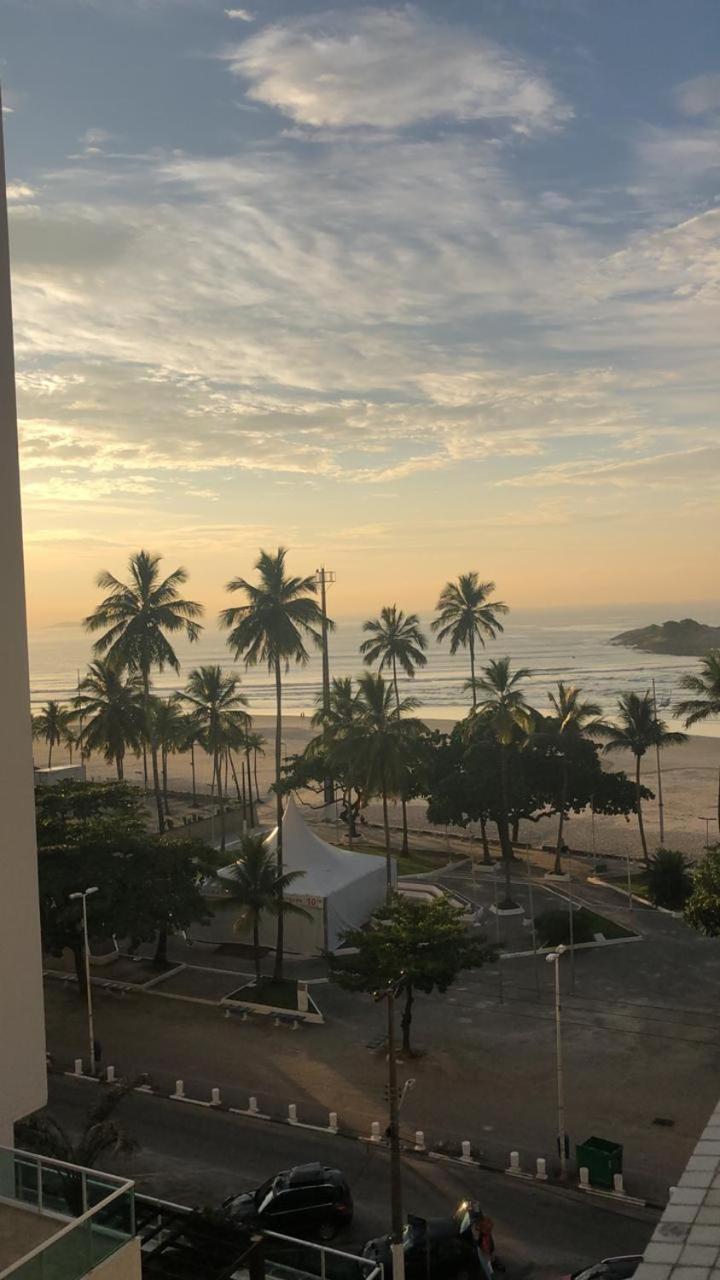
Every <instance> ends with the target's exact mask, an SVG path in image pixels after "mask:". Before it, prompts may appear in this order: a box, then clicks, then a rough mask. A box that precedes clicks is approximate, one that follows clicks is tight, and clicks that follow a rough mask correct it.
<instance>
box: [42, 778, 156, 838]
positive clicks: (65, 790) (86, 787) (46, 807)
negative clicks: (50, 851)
mask: <svg viewBox="0 0 720 1280" xmlns="http://www.w3.org/2000/svg"><path fill="white" fill-rule="evenodd" d="M35 825H36V830H37V843H38V847H39V848H46V847H47V846H48V845H65V844H73V843H75V842H77V841H79V840H86V841H87V842H89V843H91V842H92V840H94V839H98V840H104V839H105V837H106V835H107V837H108V838H109V839H112V837H113V835H114V834H115V832H116V831H120V832H122V833H123V834H125V835H142V834H144V832H145V826H146V815H145V809H144V807H143V803H142V796H141V794H140V792H139V791H138V789H137V787H133V786H132V785H131V784H130V783H128V782H77V781H75V780H74V779H68V780H67V781H66V782H59V783H56V785H55V786H53V787H36V788H35Z"/></svg>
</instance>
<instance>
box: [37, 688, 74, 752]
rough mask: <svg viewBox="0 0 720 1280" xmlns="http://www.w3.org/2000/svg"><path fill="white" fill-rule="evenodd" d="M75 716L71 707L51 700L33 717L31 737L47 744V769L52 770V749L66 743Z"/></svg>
mask: <svg viewBox="0 0 720 1280" xmlns="http://www.w3.org/2000/svg"><path fill="white" fill-rule="evenodd" d="M75 714H76V713H75V709H74V708H73V707H65V706H63V705H62V703H60V702H55V701H53V700H52V699H51V700H50V701H49V702H46V703H45V706H44V707H42V708H41V709H40V711H39V713H38V714H37V715H36V716H33V722H32V730H33V737H34V738H43V739H44V740H45V742H47V744H48V762H47V767H48V769H51V768H52V753H53V747H59V746H60V743H61V742H66V741H67V735H68V733H69V731H70V726H71V725H72V722H73V720H74V719H75Z"/></svg>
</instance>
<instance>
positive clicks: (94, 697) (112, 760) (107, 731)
mask: <svg viewBox="0 0 720 1280" xmlns="http://www.w3.org/2000/svg"><path fill="white" fill-rule="evenodd" d="M142 705H143V704H142V680H141V679H140V676H139V675H128V676H124V675H123V672H122V671H121V670H120V668H119V667H117V666H115V664H114V663H112V662H106V661H103V659H102V658H98V659H97V660H96V661H95V662H92V663H91V664H90V666H89V667H88V670H87V675H85V676H83V678H82V680H81V681H80V684H79V685H78V694H77V697H76V698H75V707H76V709H77V711H78V714H79V716H80V721H81V724H82V729H81V730H80V733H79V735H78V741H79V743H80V747H81V750H82V751H83V752H85V753H86V754H88V755H89V754H90V752H91V751H99V752H102V754H103V756H104V758H105V760H107V762H108V764H114V765H115V768H116V770H117V776H118V780H119V781H120V782H122V780H123V777H124V760H125V752H126V751H127V750H128V749H129V750H130V751H139V750H140V747H141V739H142Z"/></svg>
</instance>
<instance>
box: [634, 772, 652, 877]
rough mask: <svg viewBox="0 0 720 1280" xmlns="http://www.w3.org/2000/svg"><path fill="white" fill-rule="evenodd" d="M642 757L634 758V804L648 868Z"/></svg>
mask: <svg viewBox="0 0 720 1280" xmlns="http://www.w3.org/2000/svg"><path fill="white" fill-rule="evenodd" d="M641 761H642V756H636V757H635V803H636V805H637V818H638V828H639V831H640V843H641V844H642V851H643V859H644V862H645V866H646V867H649V866H650V857H649V854H648V847H647V840H646V838H645V823H644V822H643V812H642V800H641V799H640V763H641Z"/></svg>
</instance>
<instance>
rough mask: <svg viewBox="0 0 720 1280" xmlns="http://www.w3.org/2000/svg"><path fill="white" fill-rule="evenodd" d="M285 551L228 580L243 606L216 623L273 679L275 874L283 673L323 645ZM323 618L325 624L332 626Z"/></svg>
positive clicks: (306, 585) (306, 589) (311, 593)
mask: <svg viewBox="0 0 720 1280" xmlns="http://www.w3.org/2000/svg"><path fill="white" fill-rule="evenodd" d="M286 557H287V549H286V548H285V547H278V549H277V552H276V554H275V555H272V554H271V553H270V552H269V551H261V552H260V556H259V558H258V560H257V561H256V564H255V568H256V570H257V572H258V575H259V581H258V582H257V583H253V582H248V581H247V580H246V579H245V578H233V579H232V580H231V581H230V582H229V583H228V585H227V589H228V591H241V592H242V593H243V595H244V596H245V598H246V603H245V604H242V605H234V606H232V607H231V608H229V609H223V611H222V612H221V614H220V625H221V626H223V627H227V628H228V630H229V632H230V634H229V635H228V644H229V646H230V648H231V649H232V650H233V652H234V654H235V658H236V660H237V659H239V658H240V657H242V658H243V659H244V661H245V664H246V666H248V667H254V666H257V665H258V663H264V664H265V665H266V666H267V668H268V670H269V671H271V672H272V673H273V674H274V676H275V797H276V812H277V871H278V876H282V874H283V843H282V817H283V804H282V789H281V780H282V673H283V668H285V670H288V668H289V666H290V663H291V662H296V663H300V664H301V665H304V664H305V663H306V662H307V661H308V657H309V655H308V651H307V649H306V648H305V640H306V638H307V637H310V639H311V640H312V641H313V643H314V644H316V645H317V647H318V648H320V647H321V646H322V628H323V615H322V611H321V609H320V607H319V605H318V603H317V600H315V598H314V597H315V593H316V590H317V587H316V584H315V578H314V577H307V578H297V577H289V576H288V575H287V573H286V571H285V559H286ZM334 625H335V624H334V623H333V622H331V621H330V619H329V618H328V619H327V626H328V627H329V628H332V627H334ZM282 970H283V913H282V911H280V912H279V914H278V922H277V946H276V950H275V977H276V978H281V977H282Z"/></svg>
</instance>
